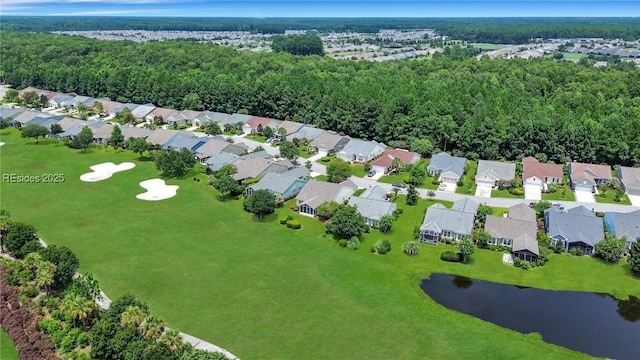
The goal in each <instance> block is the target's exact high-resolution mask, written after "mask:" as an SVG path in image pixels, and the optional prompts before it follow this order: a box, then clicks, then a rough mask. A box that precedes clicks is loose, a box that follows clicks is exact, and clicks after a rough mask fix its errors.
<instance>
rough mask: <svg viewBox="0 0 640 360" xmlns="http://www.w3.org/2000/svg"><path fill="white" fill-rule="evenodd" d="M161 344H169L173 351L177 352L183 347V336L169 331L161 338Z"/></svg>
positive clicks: (174, 331) (171, 330)
mask: <svg viewBox="0 0 640 360" xmlns="http://www.w3.org/2000/svg"><path fill="white" fill-rule="evenodd" d="M160 342H163V343H165V344H167V346H169V348H170V349H171V350H175V349H177V348H179V347H180V345H182V336H180V333H179V332H178V331H176V330H173V329H167V331H165V332H164V334H162V336H161V337H160Z"/></svg>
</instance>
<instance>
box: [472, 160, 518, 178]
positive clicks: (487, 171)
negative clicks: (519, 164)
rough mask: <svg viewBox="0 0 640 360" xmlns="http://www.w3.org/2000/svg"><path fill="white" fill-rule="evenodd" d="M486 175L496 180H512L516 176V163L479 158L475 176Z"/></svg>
mask: <svg viewBox="0 0 640 360" xmlns="http://www.w3.org/2000/svg"><path fill="white" fill-rule="evenodd" d="M482 177H486V178H488V179H491V180H494V181H497V180H507V181H509V180H513V179H514V178H515V177H516V164H515V163H508V162H500V161H489V160H480V161H478V171H477V172H476V178H482Z"/></svg>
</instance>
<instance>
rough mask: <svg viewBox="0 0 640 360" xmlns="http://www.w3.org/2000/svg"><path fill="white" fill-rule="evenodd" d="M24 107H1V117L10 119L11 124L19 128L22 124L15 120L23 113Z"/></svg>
mask: <svg viewBox="0 0 640 360" xmlns="http://www.w3.org/2000/svg"><path fill="white" fill-rule="evenodd" d="M24 111H25V110H24V109H11V108H9V107H4V106H2V107H0V119H9V126H11V127H17V128H19V127H20V126H22V124H21V123H20V122H18V121H16V120H15V118H16V117H17V116H18V115H20V114H22V113H23V112H24Z"/></svg>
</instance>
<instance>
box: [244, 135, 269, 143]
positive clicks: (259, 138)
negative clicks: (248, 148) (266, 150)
mask: <svg viewBox="0 0 640 360" xmlns="http://www.w3.org/2000/svg"><path fill="white" fill-rule="evenodd" d="M245 138H246V139H249V140H253V141H257V142H261V143H264V142H265V141H266V140H267V137H266V136H262V135H255V134H249V135H247V136H245Z"/></svg>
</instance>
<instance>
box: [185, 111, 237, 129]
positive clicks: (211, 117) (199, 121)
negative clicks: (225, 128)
mask: <svg viewBox="0 0 640 360" xmlns="http://www.w3.org/2000/svg"><path fill="white" fill-rule="evenodd" d="M229 116H231V115H229V114H225V113H220V112H215V111H203V112H201V113H200V115H198V117H197V118H195V119H193V121H192V122H191V125H192V126H204V125H205V124H206V123H208V122H210V121H211V122H214V123H217V124H219V123H220V122H221V121H222V120H224V119H226V118H228V117H229Z"/></svg>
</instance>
